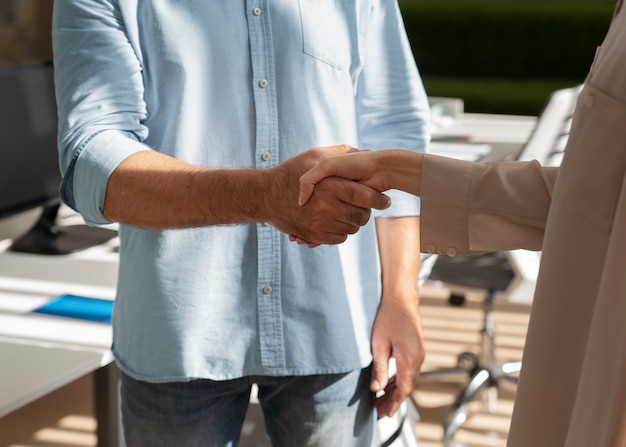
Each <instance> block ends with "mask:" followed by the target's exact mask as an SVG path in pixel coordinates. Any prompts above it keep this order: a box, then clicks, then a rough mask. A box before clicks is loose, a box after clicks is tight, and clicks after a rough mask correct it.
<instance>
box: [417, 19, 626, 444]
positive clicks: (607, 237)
mask: <svg viewBox="0 0 626 447" xmlns="http://www.w3.org/2000/svg"><path fill="white" fill-rule="evenodd" d="M451 170H452V171H451ZM451 172H453V174H452V175H451V174H450V173H451ZM625 172H626V12H625V11H620V12H619V13H617V14H616V15H615V18H614V20H613V23H612V24H611V27H610V29H609V31H608V34H607V36H606V38H605V41H604V42H603V44H602V47H601V48H599V49H598V52H597V53H596V58H595V60H594V62H593V65H592V67H591V70H590V73H589V75H588V77H587V80H586V82H585V86H584V88H583V90H582V92H581V94H580V96H579V99H578V104H577V108H576V112H575V114H574V120H573V124H572V130H571V134H570V137H569V142H568V146H567V148H566V152H565V157H564V159H563V163H562V165H561V167H560V169H555V168H542V167H541V166H539V164H538V163H536V162H502V163H491V164H479V165H476V164H472V163H467V162H463V161H458V160H449V159H444V158H441V157H437V156H434V155H427V156H426V157H425V159H424V165H423V177H422V183H421V193H422V213H421V214H422V216H421V228H422V247H423V250H424V251H430V252H437V253H443V254H449V255H455V254H459V255H460V254H468V253H477V252H482V251H492V250H504V249H513V248H527V249H541V250H542V261H541V269H540V273H539V278H538V281H537V287H536V291H535V297H534V300H533V306H532V312H531V319H530V324H529V329H528V335H527V340H526V345H525V349H524V355H523V359H522V365H523V366H522V372H521V375H520V383H519V387H518V391H517V396H516V401H515V408H514V412H513V418H512V423H511V430H510V433H509V440H508V446H510V447H561V446H566V447H604V446H611V447H614V446H620V447H623V446H626V427H625V424H626V418H625V415H626V182H625V181H624V180H625V178H626V176H625Z"/></svg>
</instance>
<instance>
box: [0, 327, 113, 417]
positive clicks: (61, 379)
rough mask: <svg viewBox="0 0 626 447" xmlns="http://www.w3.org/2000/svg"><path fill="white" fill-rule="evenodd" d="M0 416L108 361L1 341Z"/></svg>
mask: <svg viewBox="0 0 626 447" xmlns="http://www.w3.org/2000/svg"><path fill="white" fill-rule="evenodd" d="M0 358H1V359H2V373H0V377H1V378H2V380H0V417H2V416H4V415H6V414H8V413H10V412H12V411H14V410H17V409H18V408H20V407H22V406H24V405H26V404H28V403H30V402H32V401H34V400H37V399H39V398H40V397H42V396H44V395H46V394H48V393H49V392H51V391H54V390H56V389H57V388H60V387H62V386H64V385H66V384H68V383H70V382H73V381H74V380H76V379H78V378H80V377H82V376H84V375H85V374H88V373H91V372H93V371H95V370H97V369H98V368H100V367H101V366H104V365H103V362H106V360H105V359H104V357H103V355H102V353H101V352H97V351H91V350H84V349H71V348H68V347H65V346H60V345H54V344H45V343H41V344H33V343H31V342H29V341H25V340H20V339H11V338H4V337H2V338H0Z"/></svg>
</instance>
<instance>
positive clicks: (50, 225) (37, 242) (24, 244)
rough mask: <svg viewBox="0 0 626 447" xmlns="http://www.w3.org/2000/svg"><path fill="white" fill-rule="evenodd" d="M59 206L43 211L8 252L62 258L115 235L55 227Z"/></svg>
mask: <svg viewBox="0 0 626 447" xmlns="http://www.w3.org/2000/svg"><path fill="white" fill-rule="evenodd" d="M59 207H60V204H54V205H49V206H46V207H44V209H43V212H42V213H41V217H40V218H39V220H38V221H37V222H36V223H35V225H34V226H33V227H32V228H31V229H30V230H29V231H28V232H27V233H26V234H24V235H23V236H21V237H19V238H18V239H15V240H14V241H13V244H11V246H10V247H9V250H11V251H16V252H22V253H35V254H41V255H65V254H70V253H74V252H76V251H80V250H84V249H86V248H90V247H94V246H96V245H100V244H103V243H105V242H107V241H109V240H111V239H113V238H115V237H117V231H115V230H110V229H107V228H98V227H90V226H87V225H84V224H83V225H67V226H66V225H58V224H57V214H58V211H59Z"/></svg>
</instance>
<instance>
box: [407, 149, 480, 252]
mask: <svg viewBox="0 0 626 447" xmlns="http://www.w3.org/2000/svg"><path fill="white" fill-rule="evenodd" d="M473 165H474V163H471V162H467V161H462V160H457V159H454V158H448V157H440V156H437V155H430V154H429V155H425V156H424V161H423V164H422V177H421V184H420V190H421V196H422V217H421V218H420V229H421V247H422V251H424V252H426V253H439V254H447V255H449V256H454V255H457V254H459V255H461V254H468V252H469V238H468V194H469V190H470V183H471V179H472V166H473ZM416 181H417V180H416Z"/></svg>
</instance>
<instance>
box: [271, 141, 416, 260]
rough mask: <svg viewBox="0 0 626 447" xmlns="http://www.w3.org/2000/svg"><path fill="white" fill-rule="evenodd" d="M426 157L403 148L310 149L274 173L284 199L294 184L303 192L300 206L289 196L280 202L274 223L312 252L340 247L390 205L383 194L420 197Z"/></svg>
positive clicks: (291, 238) (298, 201)
mask: <svg viewBox="0 0 626 447" xmlns="http://www.w3.org/2000/svg"><path fill="white" fill-rule="evenodd" d="M422 157H423V154H420V153H414V152H410V151H407V150H401V149H387V150H382V151H368V150H358V149H355V148H352V147H350V146H346V145H340V146H332V147H325V148H313V149H309V150H308V151H306V152H303V153H302V154H299V155H297V156H295V157H293V158H291V159H289V160H287V161H286V162H284V163H283V164H281V165H279V166H277V167H275V168H272V170H273V171H274V173H275V174H277V179H278V182H279V184H280V183H284V184H285V185H287V187H286V189H285V190H283V192H282V193H281V195H283V194H286V195H291V194H290V193H289V191H290V190H293V186H295V185H296V184H297V185H298V187H299V188H298V193H297V205H296V200H289V199H288V198H287V197H284V198H285V199H287V200H279V202H282V206H281V207H280V208H281V209H280V210H276V211H278V212H279V213H280V214H279V215H280V217H277V218H276V219H273V221H272V222H270V223H271V224H272V225H274V226H275V227H276V228H277V229H279V230H280V231H283V232H284V233H287V234H289V235H290V240H291V241H294V242H297V243H299V244H306V245H308V246H309V247H311V248H312V247H316V246H318V245H320V244H339V243H342V242H344V241H345V240H346V239H347V237H348V235H349V234H354V233H356V232H357V231H358V230H359V229H360V228H361V227H362V226H363V225H365V224H366V223H367V222H368V221H369V219H370V216H371V210H372V209H379V210H383V209H386V208H388V207H389V206H390V205H391V200H390V199H389V197H387V196H386V195H384V194H383V192H384V191H387V190H390V189H399V190H402V191H406V192H409V193H411V194H414V195H419V182H420V174H421V166H422ZM294 178H295V179H297V183H296V180H295V179H294ZM289 179H294V180H293V183H292V182H291V181H290V180H289ZM294 205H296V206H294Z"/></svg>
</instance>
